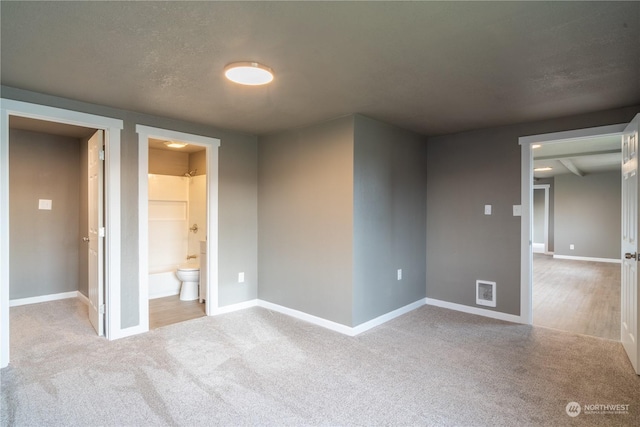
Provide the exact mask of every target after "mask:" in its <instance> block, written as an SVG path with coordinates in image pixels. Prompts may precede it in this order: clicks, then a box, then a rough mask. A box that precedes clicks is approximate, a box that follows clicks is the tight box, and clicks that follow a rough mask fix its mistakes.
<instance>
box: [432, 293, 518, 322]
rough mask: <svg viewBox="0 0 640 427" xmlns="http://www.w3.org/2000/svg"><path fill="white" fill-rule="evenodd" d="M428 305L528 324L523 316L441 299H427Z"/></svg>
mask: <svg viewBox="0 0 640 427" xmlns="http://www.w3.org/2000/svg"><path fill="white" fill-rule="evenodd" d="M426 304H427V305H433V306H436V307H442V308H448V309H449V310H455V311H461V312H463V313H469V314H475V315H477V316H483V317H490V318H492V319H498V320H504V321H506V322H513V323H526V322H524V321H523V320H522V316H516V315H515V314H508V313H502V312H500V311H493V310H487V309H486V308H479V307H471V306H469V305H463V304H456V303H453V302H448V301H442V300H439V299H433V298H427V299H426Z"/></svg>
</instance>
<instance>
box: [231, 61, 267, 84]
mask: <svg viewBox="0 0 640 427" xmlns="http://www.w3.org/2000/svg"><path fill="white" fill-rule="evenodd" d="M224 75H225V77H226V78H228V79H229V80H231V81H232V82H235V83H238V84H241V85H248V86H259V85H264V84H267V83H271V81H273V70H272V69H271V68H269V67H266V66H264V65H262V64H258V63H257V62H234V63H233V64H229V65H227V66H226V67H225V68H224Z"/></svg>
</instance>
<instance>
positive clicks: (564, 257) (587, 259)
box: [553, 254, 622, 264]
mask: <svg viewBox="0 0 640 427" xmlns="http://www.w3.org/2000/svg"><path fill="white" fill-rule="evenodd" d="M553 257H554V258H556V259H571V260H574V261H593V262H609V263H612V264H621V263H622V260H620V259H615V258H593V257H586V256H571V255H556V254H554V255H553Z"/></svg>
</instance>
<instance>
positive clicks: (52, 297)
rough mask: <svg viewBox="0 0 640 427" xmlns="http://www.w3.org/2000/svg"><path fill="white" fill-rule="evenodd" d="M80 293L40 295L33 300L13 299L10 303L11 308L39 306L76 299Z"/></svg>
mask: <svg viewBox="0 0 640 427" xmlns="http://www.w3.org/2000/svg"><path fill="white" fill-rule="evenodd" d="M79 293H80V292H78V291H71V292H62V293H59V294H49V295H40V296H38V297H31V298H19V299H12V300H10V301H9V307H18V306H21V305H27V304H38V303H40V302H48V301H57V300H60V299H67V298H75V297H77V296H78V294H79ZM83 296H84V295H83Z"/></svg>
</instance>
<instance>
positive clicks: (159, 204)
mask: <svg viewBox="0 0 640 427" xmlns="http://www.w3.org/2000/svg"><path fill="white" fill-rule="evenodd" d="M180 154H182V153H180ZM205 187H206V175H199V176H195V177H192V178H187V177H184V176H169V175H156V174H149V187H148V189H149V298H151V299H152V298H162V297H166V296H170V295H176V294H178V293H180V281H179V280H178V278H177V277H176V274H175V272H176V269H177V268H178V267H179V266H180V265H182V264H185V263H187V261H189V262H190V263H191V264H199V262H200V261H201V260H200V239H204V238H205V236H206V235H207V234H206V233H207V225H206V194H205ZM193 224H197V225H198V232H197V233H194V232H193V231H191V230H190V229H189V228H190V227H191V226H192V225H193ZM188 255H195V256H196V257H197V258H195V259H191V260H187V259H186V258H187V256H188Z"/></svg>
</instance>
